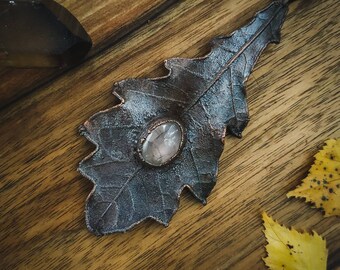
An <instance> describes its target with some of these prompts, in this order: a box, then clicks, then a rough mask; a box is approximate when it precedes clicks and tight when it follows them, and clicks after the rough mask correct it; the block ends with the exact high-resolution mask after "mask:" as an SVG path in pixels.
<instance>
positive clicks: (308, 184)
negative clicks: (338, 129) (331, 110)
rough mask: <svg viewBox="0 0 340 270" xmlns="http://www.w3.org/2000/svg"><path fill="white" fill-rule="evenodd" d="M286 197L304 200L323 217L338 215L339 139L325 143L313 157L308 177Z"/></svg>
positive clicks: (339, 207) (339, 192)
mask: <svg viewBox="0 0 340 270" xmlns="http://www.w3.org/2000/svg"><path fill="white" fill-rule="evenodd" d="M287 197H288V198H289V197H298V198H305V199H306V201H307V202H312V203H314V205H315V206H316V207H317V208H320V209H322V210H323V211H324V212H325V216H326V217H328V216H336V215H337V216H339V215H340V139H330V140H328V141H326V145H325V146H324V148H323V149H322V150H321V151H319V153H317V154H316V155H315V162H314V164H313V165H312V167H311V168H310V170H309V174H308V176H307V177H306V178H305V179H303V180H302V184H301V185H300V186H298V187H297V188H296V189H295V190H292V191H290V192H288V194H287Z"/></svg>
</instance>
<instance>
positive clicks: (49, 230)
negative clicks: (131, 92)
mask: <svg viewBox="0 0 340 270" xmlns="http://www.w3.org/2000/svg"><path fill="white" fill-rule="evenodd" d="M58 2H60V3H61V4H63V5H64V6H65V7H67V8H69V9H70V11H71V12H73V13H74V14H75V15H76V16H77V18H78V19H79V20H80V21H81V22H82V23H83V25H84V26H85V28H86V29H87V30H88V32H89V33H90V35H91V36H92V37H93V40H94V48H93V50H92V52H91V53H90V57H88V58H87V59H86V60H84V62H83V63H82V64H81V65H79V66H77V67H75V68H72V69H70V70H68V71H58V70H44V71H42V70H13V69H4V68H2V69H1V70H0V96H1V97H2V101H3V102H2V105H3V107H2V109H1V115H0V123H1V124H0V134H1V137H0V142H1V148H2V149H1V151H0V161H1V163H0V179H1V182H0V185H1V186H0V200H1V201H0V207H1V221H0V224H1V225H0V232H1V235H0V239H1V245H0V265H1V269H17V268H18V269H72V268H73V269H95V268H99V269H265V266H264V263H263V261H262V259H261V258H262V257H264V256H265V250H264V245H265V243H266V241H265V238H264V235H263V233H262V229H263V227H262V221H261V212H262V211H266V212H267V213H268V214H269V215H272V216H273V217H274V218H275V219H277V220H279V221H280V222H281V223H283V224H285V225H287V226H294V227H295V228H298V229H301V230H302V229H305V230H307V231H311V230H315V231H316V232H318V233H319V234H321V235H322V236H323V237H325V238H326V240H327V247H328V249H329V260H328V266H329V269H336V267H339V266H340V222H339V221H340V220H339V218H336V217H330V218H324V217H323V215H322V213H321V212H320V211H319V210H317V209H312V208H311V207H310V205H308V204H306V203H304V202H303V201H302V200H297V199H287V197H286V193H287V192H288V191H289V190H291V189H293V188H294V187H295V186H296V185H298V184H299V183H300V181H301V179H303V177H305V176H306V174H307V171H308V168H309V167H310V165H311V164H312V163H313V155H314V154H315V153H316V152H317V151H318V149H319V148H320V147H321V146H322V145H323V141H324V140H326V139H327V138H331V137H339V136H340V132H339V127H340V121H339V119H340V117H339V114H340V94H339V88H340V83H339V75H340V74H339V56H340V55H339V38H340V36H339V27H340V24H339V14H340V5H339V4H338V1H337V0H320V1H309V0H308V1H307V0H306V1H296V2H294V3H293V4H292V5H291V7H290V12H289V14H288V18H287V21H286V22H285V24H284V27H283V31H282V42H281V43H280V44H279V45H270V46H269V47H268V49H267V50H266V51H265V52H264V54H263V55H262V57H261V59H260V61H259V63H258V64H257V66H256V68H255V70H254V72H253V73H252V75H251V78H250V80H249V81H248V83H247V93H248V101H249V109H250V114H251V121H250V123H249V125H248V127H247V128H246V130H245V132H244V138H243V139H236V138H233V137H231V136H227V138H226V144H225V150H224V153H223V155H222V158H221V160H220V172H219V177H218V183H217V185H216V187H215V189H214V190H213V192H212V194H211V195H210V196H209V198H208V204H207V205H206V206H202V205H201V204H200V203H198V202H197V201H195V199H193V197H192V196H191V194H190V193H189V192H186V191H185V192H184V193H183V194H182V197H181V204H180V208H179V211H178V212H177V214H176V215H175V216H174V218H173V219H172V221H171V223H170V226H169V227H168V228H164V227H163V226H161V225H159V224H157V223H155V222H153V221H146V222H143V223H142V224H140V225H138V226H137V227H135V228H134V229H133V230H131V231H129V232H128V233H126V234H114V235H109V236H105V237H96V236H94V235H92V234H90V233H89V232H88V231H87V229H86V226H85V222H84V212H83V210H84V203H85V199H86V197H87V195H88V193H89V192H90V190H91V189H92V184H91V183H90V182H89V181H87V180H86V179H85V178H83V177H82V176H80V175H79V173H78V172H77V171H76V169H77V164H78V162H79V161H80V160H81V159H82V158H83V157H85V156H86V155H87V154H89V153H90V152H91V150H93V148H94V147H93V146H92V145H91V144H90V143H89V142H87V141H86V140H85V139H84V138H82V137H80V136H79V134H78V131H77V128H78V126H79V125H80V124H82V123H83V122H84V121H85V120H86V119H87V118H88V117H89V116H91V115H92V114H93V113H95V112H97V111H99V110H102V109H105V108H109V107H110V106H112V104H113V102H114V98H113V97H112V95H111V91H110V89H111V86H112V84H113V82H115V81H119V80H121V79H124V78H127V77H141V76H147V77H153V76H159V75H164V74H166V70H165V69H164V67H163V64H162V61H163V60H164V59H166V58H171V57H174V56H181V57H195V56H202V55H204V54H206V53H207V52H208V51H209V46H208V43H209V40H211V39H212V38H213V37H214V36H218V35H226V34H229V33H231V32H232V31H233V30H234V29H236V28H237V27H239V26H241V25H243V24H245V23H246V22H247V21H248V20H249V19H250V18H251V17H252V16H253V15H254V13H255V11H257V10H259V9H261V8H263V7H264V6H266V4H267V3H268V2H269V1H259V0H254V1H247V0H225V1H221V0H211V1H206V0H196V1H190V0H187V1H165V0H164V1H162V0H159V1H154V0H152V1H151V0H149V1H148V0H143V1H119V0H116V1H115V0H105V1H85V0H79V1H73V0H62V1H58ZM136 2H138V3H136ZM123 3H124V4H123ZM125 3H126V4H125ZM23 93H25V95H23ZM6 104H7V105H6Z"/></svg>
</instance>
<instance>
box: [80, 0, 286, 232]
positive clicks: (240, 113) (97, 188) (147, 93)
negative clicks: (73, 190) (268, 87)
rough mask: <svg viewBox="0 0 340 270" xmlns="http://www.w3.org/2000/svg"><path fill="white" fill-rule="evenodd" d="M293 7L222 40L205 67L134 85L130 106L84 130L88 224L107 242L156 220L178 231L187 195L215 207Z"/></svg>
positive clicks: (120, 93)
mask: <svg viewBox="0 0 340 270" xmlns="http://www.w3.org/2000/svg"><path fill="white" fill-rule="evenodd" d="M286 13H287V5H286V4H283V3H282V2H273V3H271V4H270V5H269V6H268V7H267V8H266V9H265V10H263V11H261V12H259V13H258V14H257V15H256V16H255V18H254V19H253V21H252V22H251V23H249V24H248V25H247V26H245V27H242V28H240V29H239V30H237V31H235V32H234V33H233V34H232V35H231V36H229V37H219V38H215V39H214V40H213V42H212V44H213V48H212V50H211V52H210V53H209V54H208V55H207V56H206V57H204V58H198V59H181V58H174V59H169V60H166V61H165V66H166V68H167V69H168V70H169V74H168V75H167V76H165V77H162V78H153V79H127V80H123V81H120V82H118V83H116V84H115V85H114V87H113V94H114V95H115V96H117V97H118V98H119V99H120V100H121V103H120V104H119V105H117V106H115V107H113V108H111V109H108V110H105V111H101V112H98V113H97V114H95V115H93V116H92V117H91V118H90V119H89V120H88V121H86V122H85V124H84V125H83V126H82V127H81V134H82V135H84V136H85V137H86V138H87V139H88V140H89V141H91V142H92V143H93V144H94V145H95V146H96V150H95V151H94V152H93V153H92V154H91V155H90V156H88V157H87V158H85V159H84V160H83V161H81V162H80V164H79V171H80V173H81V174H82V175H84V176H85V177H87V178H88V179H90V180H91V181H92V182H93V184H94V188H93V190H92V192H91V193H90V195H89V197H88V199H87V203H86V224H87V226H88V228H89V230H90V231H92V232H93V233H95V234H97V235H102V234H108V233H113V232H125V231H126V230H128V229H130V228H132V227H133V226H134V225H136V224H138V223H140V222H141V221H143V220H145V219H147V218H151V219H154V220H156V221H158V222H160V223H162V224H164V225H168V223H169V221H170V219H171V218H172V216H173V215H174V213H175V212H176V210H177V208H178V203H179V197H180V194H181V192H182V190H183V188H185V187H187V188H189V189H190V190H191V192H192V193H193V194H194V196H195V197H196V198H197V199H198V200H199V201H201V202H202V203H204V204H205V203H206V198H207V196H208V195H209V194H210V192H211V190H212V189H213V187H214V186H215V183H216V176H217V172H218V160H219V158H220V155H221V153H222V151H223V143H224V138H225V134H226V132H229V133H231V134H233V135H235V136H237V137H241V133H242V131H243V129H244V128H245V127H246V125H247V123H248V120H249V118H248V109H247V102H246V93H245V86H244V83H245V81H246V80H247V78H248V77H249V75H250V72H251V70H252V68H253V67H254V65H255V63H256V61H257V59H258V57H259V56H260V54H261V53H262V51H263V50H264V49H265V47H266V46H267V45H268V43H270V42H276V43H278V42H279V40H280V29H281V26H282V24H283V21H284V18H285V15H286Z"/></svg>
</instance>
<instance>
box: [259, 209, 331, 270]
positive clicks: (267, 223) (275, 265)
mask: <svg viewBox="0 0 340 270" xmlns="http://www.w3.org/2000/svg"><path fill="white" fill-rule="evenodd" d="M262 218H263V221H264V227H265V230H264V234H265V236H266V239H267V242H268V244H267V246H266V250H267V254H268V256H267V257H266V258H264V259H263V260H264V262H265V263H266V265H267V266H268V267H269V269H271V270H324V269H326V267H327V249H326V241H325V240H324V239H322V237H321V236H319V235H318V234H317V233H316V232H314V231H313V234H312V235H311V234H309V233H307V232H305V233H299V232H298V231H296V230H294V229H288V228H286V227H284V226H281V225H280V224H278V223H277V222H275V221H274V220H273V219H272V218H271V217H269V216H268V215H267V214H266V213H263V214H262Z"/></svg>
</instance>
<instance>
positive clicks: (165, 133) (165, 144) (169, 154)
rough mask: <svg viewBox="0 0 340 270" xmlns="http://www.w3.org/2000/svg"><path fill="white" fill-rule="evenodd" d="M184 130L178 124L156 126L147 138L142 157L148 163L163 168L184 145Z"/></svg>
mask: <svg viewBox="0 0 340 270" xmlns="http://www.w3.org/2000/svg"><path fill="white" fill-rule="evenodd" d="M182 136H183V134H182V129H181V127H180V125H179V124H178V123H177V122H166V123H163V124H160V125H158V126H156V127H155V128H154V129H153V130H152V131H151V132H150V134H149V135H148V136H147V137H146V139H145V141H144V143H143V145H142V149H141V150H142V151H141V155H142V157H143V159H144V161H145V162H146V163H149V164H150V165H153V166H161V165H164V164H166V163H168V162H169V161H170V160H171V159H172V158H174V157H175V156H176V155H177V154H178V152H179V150H180V148H181V145H182Z"/></svg>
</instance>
